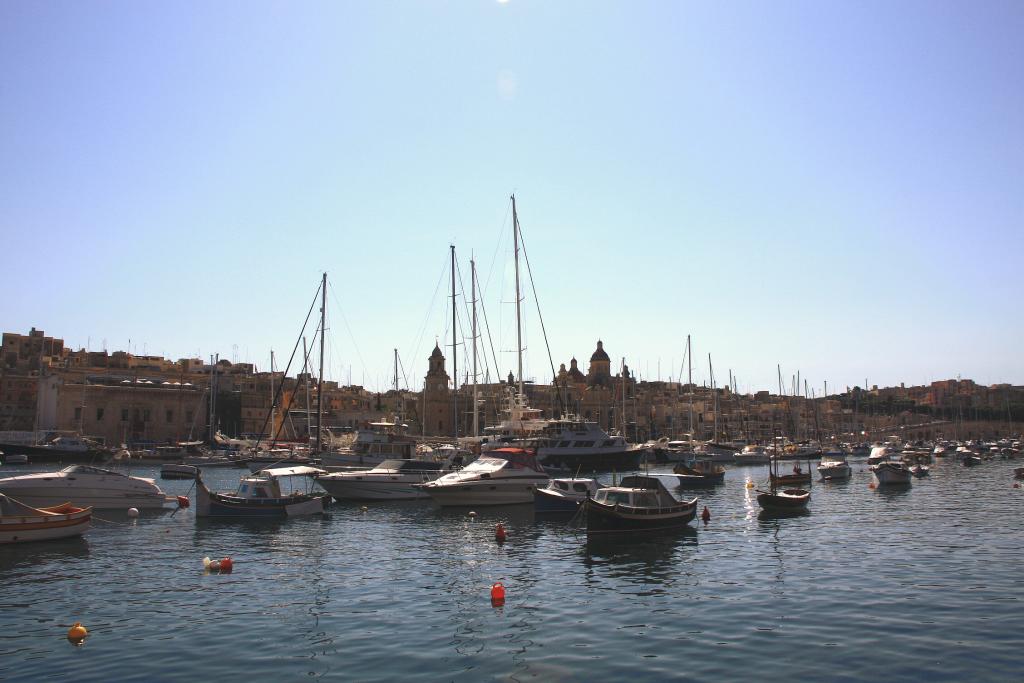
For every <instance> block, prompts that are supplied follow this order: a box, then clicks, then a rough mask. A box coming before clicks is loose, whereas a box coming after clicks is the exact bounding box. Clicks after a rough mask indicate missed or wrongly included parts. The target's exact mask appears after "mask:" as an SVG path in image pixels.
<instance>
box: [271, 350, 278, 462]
mask: <svg viewBox="0 0 1024 683" xmlns="http://www.w3.org/2000/svg"><path fill="white" fill-rule="evenodd" d="M275 403H276V402H275V401H274V349H270V435H271V439H270V445H271V446H273V445H274V441H275V440H276V434H275V432H274V418H275V417H277V411H276V410H275V408H276V407H277V406H276V405H275Z"/></svg>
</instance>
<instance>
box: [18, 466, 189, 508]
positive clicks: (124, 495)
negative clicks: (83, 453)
mask: <svg viewBox="0 0 1024 683" xmlns="http://www.w3.org/2000/svg"><path fill="white" fill-rule="evenodd" d="M0 493H3V494H5V495H8V496H10V497H11V498H14V499H16V500H18V501H20V502H22V503H24V504H25V505H30V506H32V507H35V508H43V507H50V506H54V505H60V504H62V503H71V504H72V505H75V506H76V507H92V508H97V509H116V508H121V509H124V508H161V507H163V506H164V505H165V504H167V503H173V502H175V501H176V499H175V498H174V497H173V496H168V495H167V494H165V493H164V492H163V491H161V490H160V487H159V486H157V485H156V482H155V481H154V480H152V479H147V478H145V477H132V476H128V475H127V474H122V473H120V472H112V471H110V470H105V469H101V468H99V467H93V466H92V465H70V466H68V467H65V468H64V469H62V470H60V471H59V472H40V473H38V474H22V475H19V476H17V477H7V478H5V479H0Z"/></svg>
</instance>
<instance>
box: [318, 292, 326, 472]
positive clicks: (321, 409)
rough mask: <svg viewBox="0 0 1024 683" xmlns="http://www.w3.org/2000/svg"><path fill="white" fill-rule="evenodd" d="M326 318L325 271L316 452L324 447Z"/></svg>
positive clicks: (322, 294) (321, 313) (321, 312)
mask: <svg viewBox="0 0 1024 683" xmlns="http://www.w3.org/2000/svg"><path fill="white" fill-rule="evenodd" d="M326 319H327V273H324V279H323V281H322V282H321V283H320V374H319V376H318V377H317V387H316V452H317V453H320V452H322V451H323V448H324V334H325V332H326V330H325V329H324V327H325V325H324V322H325V321H326Z"/></svg>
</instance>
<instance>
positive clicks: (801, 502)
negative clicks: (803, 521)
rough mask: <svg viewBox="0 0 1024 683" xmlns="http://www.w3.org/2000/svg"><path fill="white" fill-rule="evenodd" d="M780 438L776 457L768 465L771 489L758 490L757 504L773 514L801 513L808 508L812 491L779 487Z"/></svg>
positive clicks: (777, 443)
mask: <svg viewBox="0 0 1024 683" xmlns="http://www.w3.org/2000/svg"><path fill="white" fill-rule="evenodd" d="M778 454H779V440H778V439H775V457H773V458H772V459H771V462H770V463H769V465H768V469H769V482H770V489H769V490H768V491H761V490H758V492H757V504H758V505H760V506H761V509H762V510H763V511H765V512H767V513H771V514H786V513H790V514H792V513H800V512H804V511H806V510H807V503H808V502H810V500H811V492H810V491H808V490H806V489H801V488H787V489H781V488H779V458H778Z"/></svg>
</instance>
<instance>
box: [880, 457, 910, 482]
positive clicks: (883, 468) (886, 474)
mask: <svg viewBox="0 0 1024 683" xmlns="http://www.w3.org/2000/svg"><path fill="white" fill-rule="evenodd" d="M870 469H871V471H872V472H874V473H875V478H876V479H878V483H879V484H881V485H883V486H884V485H907V484H909V483H910V481H911V477H912V476H913V474H912V473H911V471H910V468H909V467H907V466H906V465H905V464H903V463H902V462H893V461H887V462H880V463H878V464H877V465H872V466H871V468H870Z"/></svg>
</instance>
